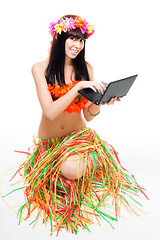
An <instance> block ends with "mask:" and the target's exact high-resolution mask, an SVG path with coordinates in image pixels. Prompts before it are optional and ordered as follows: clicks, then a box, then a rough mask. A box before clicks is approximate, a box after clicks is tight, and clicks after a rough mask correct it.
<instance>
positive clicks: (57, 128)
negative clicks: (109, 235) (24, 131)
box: [18, 15, 143, 234]
mask: <svg viewBox="0 0 160 240" xmlns="http://www.w3.org/2000/svg"><path fill="white" fill-rule="evenodd" d="M50 33H51V35H52V36H53V42H52V47H51V50H50V56H49V59H47V60H46V61H44V62H39V63H36V64H34V65H33V67H32V74H33V77H34V80H35V84H36V89H37V94H38V98H39V102H40V104H41V107H42V119H41V122H40V126H39V131H38V137H37V138H35V139H34V143H35V147H34V149H33V151H32V152H31V153H29V156H28V157H27V159H26V161H25V162H24V163H23V164H22V165H21V166H20V169H19V171H20V170H21V169H23V176H24V177H23V179H24V182H25V187H24V194H25V199H26V203H25V204H24V205H23V206H22V207H21V208H20V209H19V212H18V215H19V218H20V220H21V219H22V214H23V212H25V211H24V210H25V209H27V215H26V216H25V217H24V219H27V218H29V217H30V215H31V213H32V212H33V211H34V210H37V216H36V219H35V221H34V224H35V223H36V222H37V221H38V219H39V217H40V216H43V222H45V223H46V222H48V221H50V224H51V233H52V232H53V231H57V234H58V232H59V231H60V230H61V229H63V228H65V229H66V230H68V231H70V232H72V233H73V232H74V233H77V231H78V229H79V227H82V228H83V229H88V226H89V225H90V224H93V223H94V222H95V221H96V222H97V223H98V224H100V222H99V219H100V218H104V219H105V220H106V221H107V222H108V223H109V224H110V225H111V223H110V220H114V221H117V218H118V217H120V205H121V204H123V205H124V206H125V208H126V209H127V210H128V211H129V212H132V213H135V210H134V208H133V207H131V206H130V205H129V202H128V200H127V199H126V197H127V195H129V194H135V195H138V194H139V193H143V190H142V188H140V187H139V185H138V184H137V183H136V181H135V179H134V177H133V176H132V175H129V174H128V172H127V171H126V170H125V169H124V168H123V167H122V166H121V165H120V162H119V159H118V157H117V154H116V152H115V150H114V149H113V148H112V147H110V146H109V145H108V144H107V142H105V141H102V140H101V138H100V137H99V136H98V134H97V133H96V132H95V131H94V130H92V129H90V128H87V127H86V121H91V120H92V119H93V118H95V117H96V116H97V115H98V114H99V112H100V108H101V106H97V105H95V104H93V103H91V102H89V101H88V100H87V99H85V98H84V97H82V96H81V95H79V94H78V90H80V89H83V88H91V89H93V91H98V92H100V93H103V92H104V90H105V86H104V85H103V82H96V81H94V80H93V69H92V67H91V65H90V64H89V63H87V62H86V61H85V42H86V39H87V38H88V37H90V36H91V35H92V34H93V33H94V29H93V26H91V25H90V24H89V23H88V22H86V21H85V20H83V19H82V18H80V17H78V16H74V15H66V16H64V17H62V18H61V19H60V20H58V22H56V23H51V25H50ZM115 101H117V99H116V98H112V99H111V100H110V102H109V103H108V105H109V104H114V103H115ZM82 110H83V115H84V118H83V116H82ZM85 120H86V121H85ZM108 203H111V205H112V207H113V208H114V211H115V213H114V214H111V213H110V207H109V211H108V209H107V206H108ZM111 226H112V225H111Z"/></svg>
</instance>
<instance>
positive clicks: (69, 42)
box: [65, 37, 85, 59]
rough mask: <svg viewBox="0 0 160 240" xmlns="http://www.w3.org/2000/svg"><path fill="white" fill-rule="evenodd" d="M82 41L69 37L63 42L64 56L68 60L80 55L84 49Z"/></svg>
mask: <svg viewBox="0 0 160 240" xmlns="http://www.w3.org/2000/svg"><path fill="white" fill-rule="evenodd" d="M84 41H85V40H84V39H82V38H76V37H69V38H67V39H66V42H65V55H66V57H68V58H71V59H74V58H76V57H77V55H78V54H79V53H80V51H81V50H82V49H83V48H84Z"/></svg>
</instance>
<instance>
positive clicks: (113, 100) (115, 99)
mask: <svg viewBox="0 0 160 240" xmlns="http://www.w3.org/2000/svg"><path fill="white" fill-rule="evenodd" d="M116 101H118V102H120V101H121V99H119V98H116V97H115V98H111V100H110V101H109V102H107V103H103V104H102V105H103V106H104V105H106V104H107V105H111V104H112V105H113V104H114V103H115V102H116Z"/></svg>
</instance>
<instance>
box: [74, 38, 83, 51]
mask: <svg viewBox="0 0 160 240" xmlns="http://www.w3.org/2000/svg"><path fill="white" fill-rule="evenodd" d="M75 47H76V48H77V49H80V48H81V47H82V44H81V42H80V40H79V39H77V40H76V41H75Z"/></svg>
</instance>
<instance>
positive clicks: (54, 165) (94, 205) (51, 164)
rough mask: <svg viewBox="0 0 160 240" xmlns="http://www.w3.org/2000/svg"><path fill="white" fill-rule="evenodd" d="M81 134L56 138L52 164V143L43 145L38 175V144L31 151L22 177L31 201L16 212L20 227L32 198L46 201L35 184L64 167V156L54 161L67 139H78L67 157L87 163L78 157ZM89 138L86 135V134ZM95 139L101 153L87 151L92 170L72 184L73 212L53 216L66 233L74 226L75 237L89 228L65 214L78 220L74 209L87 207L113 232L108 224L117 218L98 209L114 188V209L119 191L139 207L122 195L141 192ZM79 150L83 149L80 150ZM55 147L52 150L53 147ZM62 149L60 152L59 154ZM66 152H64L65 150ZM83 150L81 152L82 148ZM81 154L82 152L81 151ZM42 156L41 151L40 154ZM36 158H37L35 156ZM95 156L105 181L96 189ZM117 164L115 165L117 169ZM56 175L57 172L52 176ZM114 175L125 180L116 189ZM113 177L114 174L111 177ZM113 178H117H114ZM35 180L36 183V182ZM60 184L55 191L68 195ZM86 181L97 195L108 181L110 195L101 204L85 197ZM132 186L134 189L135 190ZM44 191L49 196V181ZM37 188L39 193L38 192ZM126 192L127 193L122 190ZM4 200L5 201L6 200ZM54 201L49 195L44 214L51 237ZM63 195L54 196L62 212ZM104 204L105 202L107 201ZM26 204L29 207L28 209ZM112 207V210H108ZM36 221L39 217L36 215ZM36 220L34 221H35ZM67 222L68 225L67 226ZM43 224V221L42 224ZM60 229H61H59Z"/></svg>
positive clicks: (82, 137) (103, 146) (91, 143)
mask: <svg viewBox="0 0 160 240" xmlns="http://www.w3.org/2000/svg"><path fill="white" fill-rule="evenodd" d="M84 131H85V130H84ZM84 131H81V132H79V133H76V134H75V133H73V134H71V135H70V136H68V137H66V138H65V139H64V138H61V140H60V139H59V138H57V140H56V138H55V141H56V142H57V141H58V142H57V145H56V149H55V151H56V152H55V154H54V155H53V156H54V158H53V161H50V160H49V159H50V158H51V157H52V154H53V149H51V145H52V141H51V139H48V140H46V142H45V145H44V148H46V154H47V155H48V156H45V158H44V159H42V160H44V162H42V161H41V162H40V163H44V168H43V170H42V171H41V172H40V173H39V172H38V171H39V170H38V167H37V169H35V167H34V165H35V164H37V161H36V159H37V156H36V154H39V153H40V152H39V151H40V147H41V144H42V143H39V145H38V146H37V148H36V150H34V152H33V153H32V155H31V157H30V158H29V160H28V162H26V165H25V169H24V173H25V176H26V175H27V176H26V182H28V183H31V184H32V185H31V189H30V194H31V195H30V196H31V197H30V199H29V202H28V203H26V204H24V205H23V206H22V207H21V208H20V209H19V211H18V216H17V217H19V224H20V220H21V218H22V213H23V209H24V208H25V207H29V210H30V212H29V214H30V213H31V204H32V201H33V198H34V196H35V194H36V193H38V194H39V197H40V199H39V200H43V201H44V200H45V192H43V190H41V189H40V188H38V185H37V184H40V183H43V182H45V181H46V180H47V178H48V179H49V178H50V174H52V171H54V174H55V176H56V174H57V173H58V171H57V169H58V168H59V166H58V165H59V164H61V163H63V161H64V160H65V157H66V156H63V157H61V159H60V160H58V161H57V158H58V157H59V154H61V153H62V150H63V147H64V144H65V142H66V141H67V140H69V139H72V137H73V138H76V137H79V136H80V139H77V142H76V145H74V146H72V147H70V148H69V149H68V153H69V154H71V155H72V154H73V153H77V154H79V156H81V157H82V158H83V159H84V161H85V162H86V163H87V160H86V159H85V157H84V155H83V153H82V154H81V152H78V151H76V148H77V147H79V143H80V140H81V139H85V138H86V136H81V134H82V133H83V132H84ZM87 134H88V133H87ZM95 135H96V136H97V138H98V139H97V140H99V142H98V145H100V146H101V147H102V148H101V149H100V152H99V151H97V152H98V153H99V154H98V153H97V152H94V150H93V151H92V150H91V149H89V153H90V154H91V155H92V157H93V167H92V169H91V172H90V173H88V175H87V174H86V176H85V177H82V178H80V179H78V180H77V181H75V188H76V191H78V194H77V192H76V191H74V189H73V202H72V204H73V205H74V206H73V208H72V207H71V208H69V209H68V210H67V211H65V212H64V213H62V214H61V215H60V214H59V213H58V212H57V213H56V214H55V219H56V221H58V220H59V219H61V220H62V219H64V221H63V223H62V226H63V228H64V229H66V230H67V227H68V225H69V224H70V223H72V224H73V226H74V227H73V232H74V233H75V234H77V232H78V228H79V226H82V227H83V228H85V229H87V230H88V231H89V232H90V230H89V228H88V224H86V223H85V221H83V220H82V222H81V223H80V224H79V226H77V225H76V223H75V222H74V221H72V220H71V219H70V217H68V216H69V215H68V216H67V214H68V213H69V214H70V213H71V211H72V218H73V219H79V218H78V217H77V214H78V213H79V212H77V209H76V208H77V207H79V206H81V204H82V205H84V206H86V207H87V208H90V209H91V210H93V211H94V212H95V213H97V214H98V216H99V218H103V219H105V221H107V222H108V223H109V224H110V226H111V227H112V228H113V229H114V227H113V226H112V224H111V223H110V221H109V220H112V221H118V220H117V219H116V218H114V217H112V216H110V215H108V214H107V213H104V212H102V211H101V210H100V209H98V208H99V207H100V208H101V207H109V204H107V203H105V201H104V200H105V198H107V197H108V196H110V195H111V193H112V192H113V190H114V188H115V187H116V188H117V195H116V197H115V198H114V200H115V204H116V206H117V207H118V208H119V209H120V207H119V205H118V203H117V197H118V194H119V189H122V190H124V191H122V192H123V194H126V195H127V196H129V197H130V198H131V199H132V200H133V201H135V202H136V203H137V204H139V205H140V206H142V205H141V204H140V203H138V202H137V201H136V200H135V199H133V198H132V197H131V196H130V195H129V194H127V193H126V192H125V191H127V189H130V190H131V191H133V192H134V193H139V192H141V191H140V190H138V189H136V187H137V183H136V181H135V180H134V178H133V177H131V176H129V175H128V174H126V173H124V172H123V171H122V169H121V168H120V166H119V165H118V164H117V163H116V160H114V158H113V157H112V155H111V154H110V152H109V151H108V149H107V148H106V147H105V145H104V144H102V141H101V139H100V138H99V136H98V134H95ZM61 144H62V145H63V146H61ZM87 144H90V145H94V143H93V142H90V140H89V142H88V143H87ZM83 146H84V148H85V146H87V145H83ZM83 146H82V147H83ZM53 147H54V146H53ZM61 149H62V150H61ZM64 149H65V148H64ZM82 149H83V148H82ZM80 150H81V149H80ZM103 150H104V151H105V152H106V154H107V155H108V157H107V156H106V155H105V153H104V152H103ZM41 153H42V151H41ZM38 156H39V155H38ZM96 156H100V157H101V158H104V165H103V166H104V169H103V171H104V174H103V175H105V176H104V178H102V180H100V179H98V185H96V177H95V178H94V174H96V170H97V164H96V163H97V160H96ZM108 158H110V161H107V159H108ZM105 160H106V161H107V163H108V164H106V165H105ZM116 164H117V165H116ZM118 166H119V167H118ZM30 167H33V173H32V175H31V174H30V171H29V168H30ZM55 171H56V172H55ZM117 172H120V173H121V174H123V177H124V182H122V183H121V182H118V183H116V186H115V183H114V178H115V177H116V176H117ZM114 173H115V174H114ZM36 174H38V177H37V178H36V179H35V176H37V175H36ZM115 175H116V176H115ZM37 179H38V181H37ZM59 180H60V182H58V183H56V186H57V187H61V188H62V189H63V190H64V191H65V192H66V193H68V194H69V193H70V192H69V190H68V189H67V188H66V187H65V186H64V185H63V180H61V177H60V178H59ZM126 180H128V181H129V184H130V185H131V187H128V184H127V183H125V181H126ZM88 181H89V186H90V187H93V189H94V190H95V191H96V190H98V189H105V188H106V189H107V188H108V182H109V181H110V189H109V193H107V194H105V196H103V197H101V199H100V201H98V199H97V197H96V194H95V193H94V192H92V193H91V194H90V192H89V191H87V196H85V194H84V193H85V191H86V188H87V183H88ZM134 184H135V186H134ZM53 185H54V182H53ZM44 186H45V187H46V194H47V196H48V194H50V181H49V180H48V181H47V182H45V185H44ZM23 188H26V187H23ZM37 188H38V189H37ZM20 189H22V188H19V189H17V190H20ZM35 189H37V190H38V191H37V192H34V190H35ZM125 189H126V190H125ZM14 191H16V190H13V191H12V192H14ZM12 192H10V193H9V194H11V193H12ZM9 194H6V195H5V196H7V195H9ZM5 196H4V197H5ZM121 197H122V198H123V199H124V201H125V202H126V203H127V205H129V203H128V201H127V200H126V199H125V197H123V196H122V195H121ZM54 198H55V196H54V195H52V196H51V198H50V200H49V203H47V210H46V211H48V212H47V213H49V214H48V216H47V219H46V222H48V221H49V222H50V224H51V233H52V232H53V228H54V226H53V223H52V221H53V219H52V214H54V213H52V208H50V206H49V204H51V205H53V204H54ZM61 199H62V194H61V193H57V196H56V204H55V205H56V206H57V207H58V208H62V206H66V205H67V204H66V203H64V202H63V201H62V200H61ZM106 201H107V199H106ZM28 204H29V205H28ZM110 207H112V206H110ZM65 214H66V217H65V218H64V215H65ZM79 214H81V216H82V217H83V216H84V217H87V213H85V212H80V213H79ZM37 217H38V215H37ZM36 219H37V218H36ZM36 219H35V220H34V221H32V222H31V223H30V225H32V224H33V223H34V222H35V221H36ZM67 221H68V222H67ZM43 222H44V220H43ZM61 228H62V227H61Z"/></svg>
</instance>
